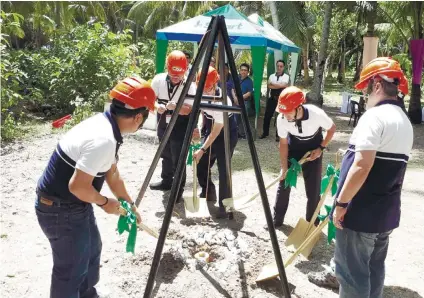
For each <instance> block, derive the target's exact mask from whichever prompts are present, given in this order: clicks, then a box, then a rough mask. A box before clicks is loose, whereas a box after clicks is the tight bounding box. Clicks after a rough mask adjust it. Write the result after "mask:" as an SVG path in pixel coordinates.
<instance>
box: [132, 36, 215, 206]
mask: <svg viewBox="0 0 424 298" xmlns="http://www.w3.org/2000/svg"><path fill="white" fill-rule="evenodd" d="M209 29H210V28H209ZM209 29H208V31H207V32H206V33H205V35H204V37H203V39H202V41H201V42H200V46H199V51H198V53H197V55H196V58H195V59H194V62H193V66H192V68H191V70H190V72H189V74H188V77H187V80H186V82H185V85H184V87H183V90H182V91H181V95H180V98H179V99H178V103H177V106H176V108H175V110H174V113H173V114H172V117H171V119H170V121H169V123H168V126H167V127H166V130H165V134H164V135H163V138H162V141H161V142H160V143H159V148H158V150H157V151H156V154H155V156H154V158H153V161H152V164H151V165H150V168H149V171H147V175H146V178H145V179H144V182H143V185H142V186H141V189H140V191H139V192H138V195H137V199H136V201H135V205H136V206H137V207H138V206H139V205H140V202H141V200H142V199H143V197H144V194H145V193H146V190H147V187H148V186H149V183H150V180H151V179H152V176H153V173H154V172H155V169H156V167H157V165H158V162H159V159H160V156H161V155H162V152H163V150H164V149H165V146H166V144H167V143H168V140H169V136H170V135H171V132H172V130H173V129H174V126H175V123H176V122H177V117H178V113H179V111H180V109H181V107H182V105H183V103H184V98H185V97H186V96H187V92H188V90H189V89H190V85H191V82H193V79H194V77H195V75H196V69H197V68H198V67H199V64H200V61H201V59H202V56H203V55H204V53H205V50H206V46H207V44H206V42H205V40H207V37H208V35H209Z"/></svg>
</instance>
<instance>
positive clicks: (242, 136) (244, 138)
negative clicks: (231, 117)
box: [238, 134, 246, 140]
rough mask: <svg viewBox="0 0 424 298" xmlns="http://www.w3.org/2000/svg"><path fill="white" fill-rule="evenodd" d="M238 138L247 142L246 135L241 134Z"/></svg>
mask: <svg viewBox="0 0 424 298" xmlns="http://www.w3.org/2000/svg"><path fill="white" fill-rule="evenodd" d="M238 138H239V139H242V140H246V135H241V134H239V135H238Z"/></svg>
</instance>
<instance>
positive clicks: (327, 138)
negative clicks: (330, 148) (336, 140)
mask: <svg viewBox="0 0 424 298" xmlns="http://www.w3.org/2000/svg"><path fill="white" fill-rule="evenodd" d="M335 132H336V125H335V124H334V123H333V125H332V126H331V127H330V129H328V130H327V131H326V132H325V138H324V140H323V141H322V142H321V146H322V147H327V145H328V144H329V143H330V141H331V140H332V139H333V136H334V133H335Z"/></svg>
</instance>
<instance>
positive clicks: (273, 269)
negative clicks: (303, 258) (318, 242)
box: [256, 217, 329, 282]
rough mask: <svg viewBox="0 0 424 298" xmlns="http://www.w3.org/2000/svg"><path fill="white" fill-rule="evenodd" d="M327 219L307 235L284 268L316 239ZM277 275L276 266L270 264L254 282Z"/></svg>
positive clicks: (263, 268) (264, 267)
mask: <svg viewBox="0 0 424 298" xmlns="http://www.w3.org/2000/svg"><path fill="white" fill-rule="evenodd" d="M328 221H329V218H328V217H327V218H326V219H324V221H322V222H321V223H320V224H319V225H318V227H316V228H315V229H314V231H313V232H311V233H310V234H309V236H308V237H307V238H306V240H305V241H303V243H302V244H301V245H300V246H299V248H298V249H297V250H296V251H295V252H294V253H293V254H292V255H291V256H290V257H289V258H288V259H287V260H286V261H285V262H284V268H287V266H289V265H290V264H291V263H293V261H294V260H295V259H296V257H297V256H298V255H299V254H300V253H302V251H303V250H304V249H305V248H307V247H308V246H309V245H310V244H311V243H312V242H313V241H314V239H316V238H318V236H319V235H320V233H321V231H322V230H323V229H324V227H325V226H326V224H327V223H328ZM278 275H279V272H278V267H277V264H275V263H271V264H267V265H265V266H263V267H262V270H261V272H260V273H259V275H258V277H257V278H256V282H261V281H265V280H269V279H273V278H276V277H277V276H278Z"/></svg>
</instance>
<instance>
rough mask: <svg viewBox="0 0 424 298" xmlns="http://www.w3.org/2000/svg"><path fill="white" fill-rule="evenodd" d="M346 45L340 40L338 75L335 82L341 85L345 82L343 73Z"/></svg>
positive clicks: (344, 70)
mask: <svg viewBox="0 0 424 298" xmlns="http://www.w3.org/2000/svg"><path fill="white" fill-rule="evenodd" d="M345 50H346V45H345V39H343V40H342V48H341V52H340V64H339V73H338V75H337V82H339V83H340V84H343V83H344V82H345V72H346V57H345V55H346V52H345Z"/></svg>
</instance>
